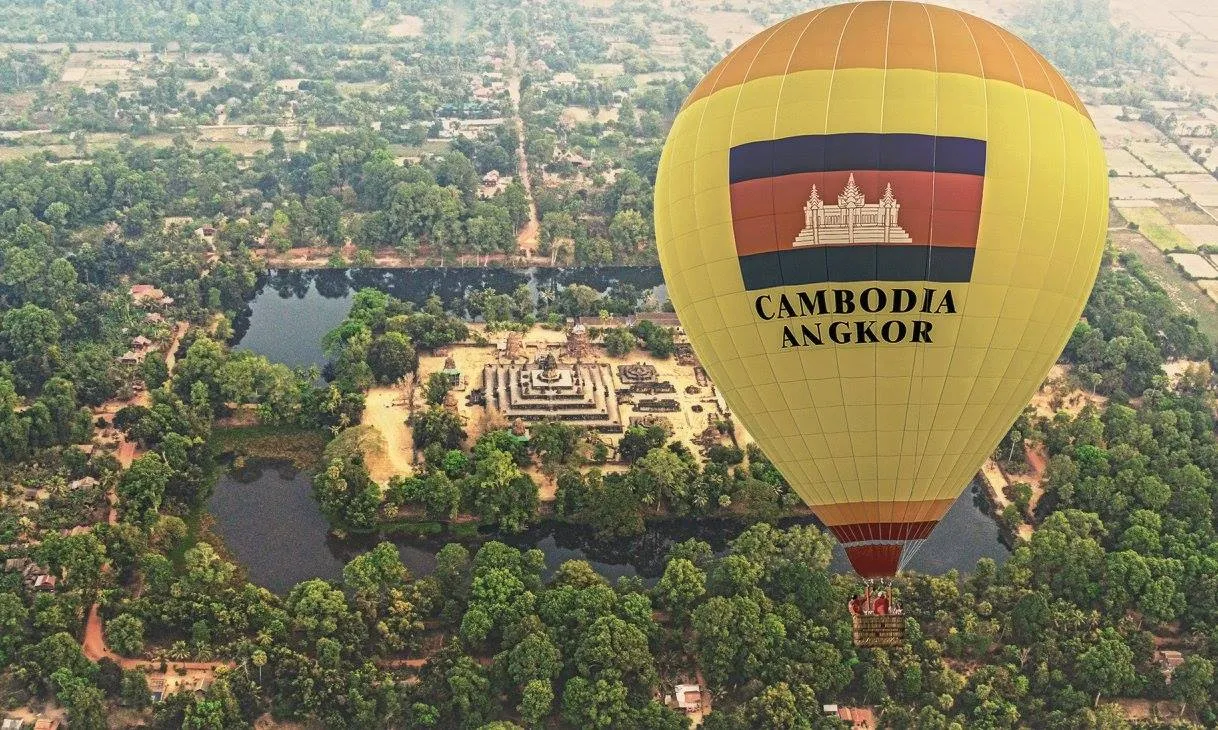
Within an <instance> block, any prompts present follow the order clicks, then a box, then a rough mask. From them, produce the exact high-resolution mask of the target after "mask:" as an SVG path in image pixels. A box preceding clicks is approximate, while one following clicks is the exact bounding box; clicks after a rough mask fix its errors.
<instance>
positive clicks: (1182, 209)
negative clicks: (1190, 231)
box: [1155, 199, 1218, 228]
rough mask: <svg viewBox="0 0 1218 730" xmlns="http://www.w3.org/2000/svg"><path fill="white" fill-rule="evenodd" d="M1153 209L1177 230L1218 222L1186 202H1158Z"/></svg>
mask: <svg viewBox="0 0 1218 730" xmlns="http://www.w3.org/2000/svg"><path fill="white" fill-rule="evenodd" d="M1155 207H1157V208H1158V209H1159V212H1160V213H1162V214H1163V216H1164V217H1165V218H1167V220H1169V221H1171V224H1172V225H1173V226H1176V227H1177V228H1179V227H1180V226H1181V225H1186V226H1198V225H1209V224H1211V223H1216V222H1218V219H1215V218H1214V217H1213V216H1212V215H1210V214H1209V213H1206V212H1205V211H1204V210H1202V209H1201V208H1198V207H1197V206H1196V205H1194V204H1193V203H1191V202H1190V201H1188V200H1180V199H1177V200H1160V201H1158V202H1157V203H1156V206H1155Z"/></svg>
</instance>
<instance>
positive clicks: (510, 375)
mask: <svg viewBox="0 0 1218 730" xmlns="http://www.w3.org/2000/svg"><path fill="white" fill-rule="evenodd" d="M483 376H484V383H485V398H486V407H487V410H488V411H490V412H498V413H499V414H500V415H502V416H503V417H504V418H505V419H506V420H508V421H514V420H516V419H520V420H522V421H526V422H537V421H549V420H557V421H568V422H572V423H578V424H580V425H583V426H587V427H589V428H594V429H596V430H598V431H602V432H605V433H620V432H621V431H622V416H621V412H620V410H619V408H618V399H617V393H616V392H614V389H613V373H612V371H611V370H610V368H609V366H608V365H605V364H596V363H592V364H589V363H576V364H574V365H560V364H559V363H558V360H557V358H555V357H554V355H553V354H550V353H547V354H545V355H542V356H541V357H538V358H537V359H536V360H535V361H534V362H531V363H527V364H525V365H516V364H515V363H512V364H503V363H494V364H488V365H486V366H485V367H484V368H483Z"/></svg>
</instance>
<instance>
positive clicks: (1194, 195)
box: [1167, 172, 1218, 206]
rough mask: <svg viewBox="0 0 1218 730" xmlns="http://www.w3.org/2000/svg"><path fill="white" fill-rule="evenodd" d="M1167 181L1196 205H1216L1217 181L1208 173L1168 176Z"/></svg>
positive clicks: (1217, 197)
mask: <svg viewBox="0 0 1218 730" xmlns="http://www.w3.org/2000/svg"><path fill="white" fill-rule="evenodd" d="M1167 181H1168V182H1170V183H1171V184H1172V185H1174V186H1175V187H1176V188H1177V189H1179V190H1181V191H1183V192H1184V194H1185V195H1187V196H1188V197H1189V198H1190V199H1191V200H1192V201H1193V202H1194V203H1196V204H1197V205H1203V206H1212V205H1218V180H1215V179H1214V176H1213V175H1211V174H1209V173H1208V172H1204V173H1193V174H1191V175H1168V176H1167Z"/></svg>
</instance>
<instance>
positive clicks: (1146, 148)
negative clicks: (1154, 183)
mask: <svg viewBox="0 0 1218 730" xmlns="http://www.w3.org/2000/svg"><path fill="white" fill-rule="evenodd" d="M1128 150H1129V151H1130V152H1132V153H1133V155H1134V157H1137V158H1138V159H1139V160H1141V161H1142V162H1143V163H1145V164H1146V166H1147V167H1149V168H1150V169H1152V170H1154V171H1155V172H1156V173H1157V174H1160V175H1166V174H1169V173H1185V172H1200V173H1204V172H1205V168H1204V167H1202V166H1201V165H1198V164H1197V163H1196V161H1194V160H1193V158H1191V157H1189V156H1188V155H1186V154H1184V150H1182V149H1180V148H1179V147H1177V146H1176V145H1175V144H1173V143H1171V142H1131V143H1129V145H1128Z"/></svg>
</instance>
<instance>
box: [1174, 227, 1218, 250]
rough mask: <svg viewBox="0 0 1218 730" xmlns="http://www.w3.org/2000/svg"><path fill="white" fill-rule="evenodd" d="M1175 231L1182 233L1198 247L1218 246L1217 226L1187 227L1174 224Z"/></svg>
mask: <svg viewBox="0 0 1218 730" xmlns="http://www.w3.org/2000/svg"><path fill="white" fill-rule="evenodd" d="M1176 230H1178V231H1180V232H1181V233H1183V234H1184V235H1185V236H1187V237H1188V240H1190V241H1192V242H1193V244H1195V245H1196V246H1198V247H1201V246H1218V225H1213V224H1210V225H1205V224H1201V225H1187V224H1181V223H1178V224H1176Z"/></svg>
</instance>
